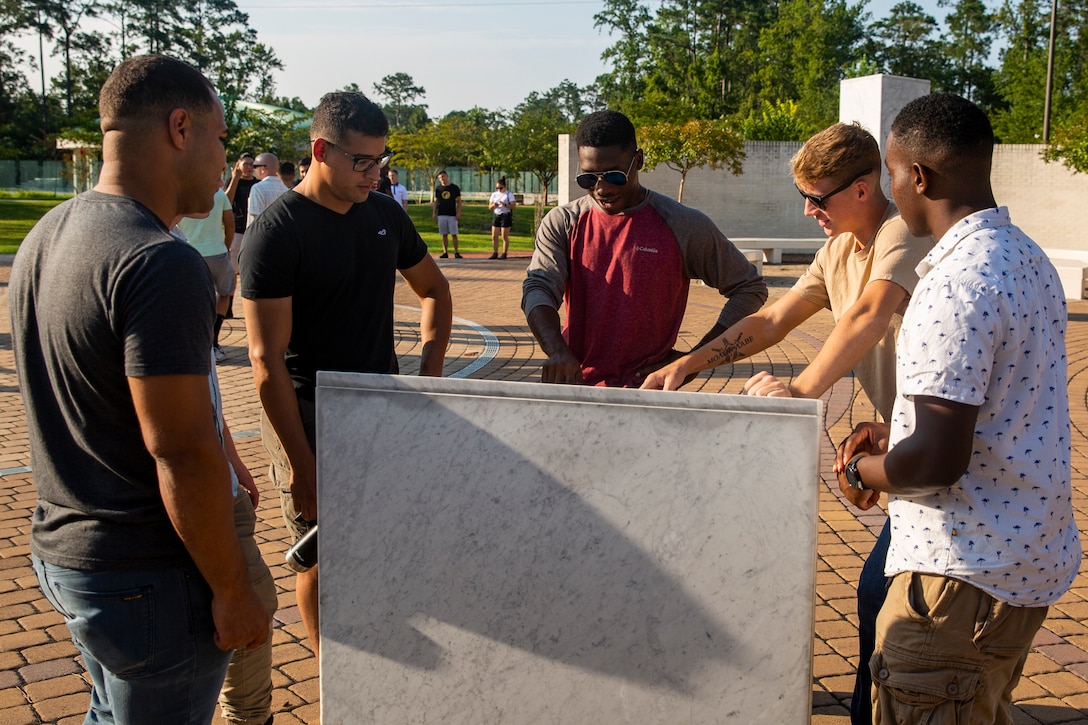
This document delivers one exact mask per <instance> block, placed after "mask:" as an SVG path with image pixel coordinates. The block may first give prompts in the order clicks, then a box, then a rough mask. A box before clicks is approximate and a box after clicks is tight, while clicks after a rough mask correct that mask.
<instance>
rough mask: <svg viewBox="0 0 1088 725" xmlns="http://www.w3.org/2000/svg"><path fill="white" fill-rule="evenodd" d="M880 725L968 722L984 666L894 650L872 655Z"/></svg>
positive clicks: (871, 666)
mask: <svg viewBox="0 0 1088 725" xmlns="http://www.w3.org/2000/svg"><path fill="white" fill-rule="evenodd" d="M869 668H870V671H871V672H872V675H873V686H874V687H875V688H876V696H877V708H878V709H879V711H880V713H881V721H882V722H884V721H889V722H909V723H914V724H915V725H927V724H928V723H941V724H942V725H943V724H944V723H961V722H968V720H969V719H970V715H971V709H972V707H973V706H974V698H975V693H976V692H977V691H978V688H979V684H980V678H981V672H982V666H981V665H979V666H977V667H975V666H970V665H967V664H963V663H955V662H949V661H947V660H937V659H928V658H925V657H915V656H906V655H902V654H900V653H897V652H895V651H894V650H884V651H881V652H877V653H876V654H874V655H873V658H872V660H871V661H870V663H869Z"/></svg>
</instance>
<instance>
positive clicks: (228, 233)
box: [223, 209, 234, 252]
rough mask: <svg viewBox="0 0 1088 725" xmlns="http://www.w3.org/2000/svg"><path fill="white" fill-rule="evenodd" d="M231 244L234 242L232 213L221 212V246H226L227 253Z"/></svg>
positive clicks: (229, 211)
mask: <svg viewBox="0 0 1088 725" xmlns="http://www.w3.org/2000/svg"><path fill="white" fill-rule="evenodd" d="M232 242H234V212H233V211H231V210H230V209H227V210H226V211H224V212H223V244H224V245H226V247H227V251H228V252H229V251H230V245H231V243H232Z"/></svg>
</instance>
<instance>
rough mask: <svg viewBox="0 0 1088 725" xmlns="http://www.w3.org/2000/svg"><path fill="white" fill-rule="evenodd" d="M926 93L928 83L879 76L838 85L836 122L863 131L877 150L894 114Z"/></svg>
mask: <svg viewBox="0 0 1088 725" xmlns="http://www.w3.org/2000/svg"><path fill="white" fill-rule="evenodd" d="M928 94H929V81H925V80H922V79H920V78H904V77H903V76H890V75H885V74H883V73H880V74H878V75H872V76H862V77H861V78H847V79H846V80H844V81H842V82H840V83H839V120H840V121H842V122H843V123H852V122H854V121H857V122H858V123H860V124H861V125H862V126H864V127H865V128H867V129H868V130H869V132H870V133H871V134H873V136H874V137H876V142H877V144H879V145H880V148H881V150H882V151H883V149H884V140H885V139H886V138H888V132H889V131H890V130H891V127H892V121H894V120H895V117H896V115H898V113H899V111H901V110H902V109H903V106H905V105H907V104H908V103H910V102H911V101H913V100H914V99H915V98H919V97H921V96H925V95H928Z"/></svg>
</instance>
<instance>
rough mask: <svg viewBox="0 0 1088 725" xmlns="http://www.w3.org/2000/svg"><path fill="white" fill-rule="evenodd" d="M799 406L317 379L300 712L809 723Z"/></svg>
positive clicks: (807, 576)
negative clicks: (306, 688) (310, 589)
mask: <svg viewBox="0 0 1088 725" xmlns="http://www.w3.org/2000/svg"><path fill="white" fill-rule="evenodd" d="M820 405H821V404H820V402H819V401H813V400H792V399H780V398H751V397H739V396H726V395H706V394H699V393H663V392H660V391H637V390H617V389H604V388H586V387H576V386H558V385H543V384H531V383H511V382H500V381H477V380H450V379H434V378H416V377H397V376H376V375H353V374H345V373H320V374H319V377H318V391H317V426H318V428H317V434H318V476H319V481H320V486H319V521H320V536H321V540H320V552H321V553H320V556H321V709H322V713H321V714H322V718H321V719H322V722H323V723H325V725H336V724H338V723H352V724H354V723H364V722H365V723H376V724H379V725H380V724H383V723H397V724H401V723H425V722H426V723H432V722H433V723H444V724H446V725H451V724H457V723H464V724H465V725H469V724H471V725H484V724H487V723H495V724H500V723H501V724H502V725H517V724H519V723H555V724H557V725H558V724H563V725H570V724H571V723H638V724H639V725H649V724H652V723H669V724H672V723H726V722H728V723H746V724H750V723H774V724H775V725H781V724H782V723H798V724H799V723H807V722H809V720H810V717H811V688H812V679H811V678H812V675H811V662H812V641H813V601H814V588H815V561H816V511H817V498H818V480H819V479H818V470H817V461H818V439H819V436H820V435H821V432H820V424H819V422H820Z"/></svg>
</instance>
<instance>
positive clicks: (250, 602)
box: [128, 375, 269, 650]
mask: <svg viewBox="0 0 1088 725" xmlns="http://www.w3.org/2000/svg"><path fill="white" fill-rule="evenodd" d="M128 383H129V390H130V391H131V393H132V401H133V404H134V406H135V408H136V416H137V418H138V419H139V422H140V432H141V434H142V435H143V439H144V445H145V446H147V450H148V451H149V452H150V453H151V455H152V456H153V457H154V459H155V465H156V468H157V471H158V477H159V491H160V493H161V495H162V500H163V504H164V506H165V507H166V513H167V515H168V516H169V517H170V521H171V523H172V524H173V526H174V529H175V531H177V533H178V536H179V537H180V538H181V541H182V543H183V544H184V545H185V548H186V549H187V550H188V552H189V554H190V556H192V558H193V561H194V562H195V563H196V566H197V568H198V569H199V570H200V573H201V575H202V576H203V577H204V579H205V581H207V582H208V586H209V587H211V590H212V616H213V619H214V621H215V628H216V633H215V643H216V646H218V647H219V648H220V649H224V650H229V649H236V648H243V647H244V648H252V647H256V646H257V645H260V644H261V643H263V642H264V641H265V639H267V637H268V627H269V620H268V615H267V613H266V612H265V611H264V606H263V605H262V604H261V600H260V599H259V598H258V597H257V594H256V593H255V592H254V591H253V587H251V586H250V584H249V576H248V574H247V570H246V562H245V558H244V557H243V555H242V549H241V546H240V545H239V543H238V536H237V534H236V533H235V531H234V515H233V508H234V506H233V501H232V497H231V491H230V489H231V486H230V472H229V471H228V469H227V466H228V463H227V459H226V457H225V455H224V452H223V448H222V446H220V443H219V436H218V435H217V433H216V430H215V424H214V422H213V421H214V412H213V409H212V403H211V398H210V396H209V395H208V378H207V376H204V375H155V376H148V377H130V378H129V379H128Z"/></svg>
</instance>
